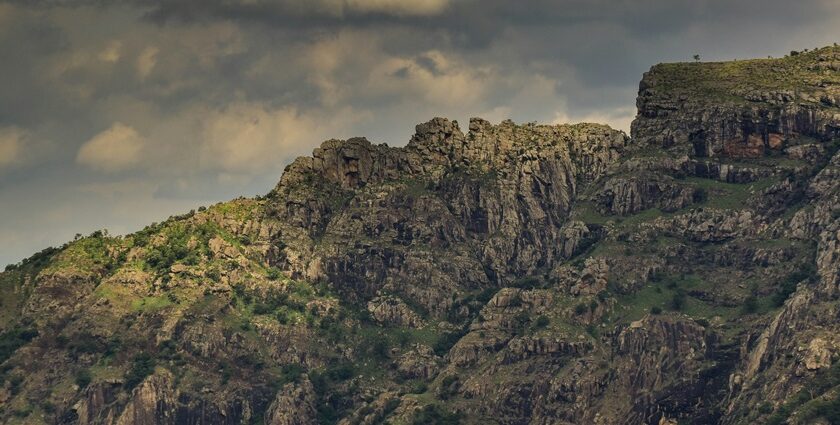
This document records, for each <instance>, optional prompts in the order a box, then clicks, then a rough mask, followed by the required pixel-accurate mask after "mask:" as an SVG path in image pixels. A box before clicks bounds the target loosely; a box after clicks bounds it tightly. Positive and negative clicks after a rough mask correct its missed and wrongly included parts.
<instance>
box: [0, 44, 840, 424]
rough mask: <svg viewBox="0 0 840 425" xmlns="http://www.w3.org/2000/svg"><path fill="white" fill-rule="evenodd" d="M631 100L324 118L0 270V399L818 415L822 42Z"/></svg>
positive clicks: (317, 419)
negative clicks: (360, 124) (310, 130)
mask: <svg viewBox="0 0 840 425" xmlns="http://www.w3.org/2000/svg"><path fill="white" fill-rule="evenodd" d="M794 53H795V54H794ZM637 106H638V111H639V113H638V117H637V118H636V120H635V121H634V122H633V125H632V132H631V133H632V134H631V137H627V136H626V135H625V134H624V133H622V132H620V131H616V130H613V129H610V128H609V127H607V126H604V125H596V124H576V125H551V126H550V125H537V124H523V125H517V124H514V123H513V122H511V121H505V122H502V123H500V124H498V125H492V124H491V123H489V122H487V121H484V120H481V119H471V120H470V122H469V125H468V129H466V130H467V131H466V133H465V132H464V131H462V130H461V129H460V127H459V125H458V123H457V122H455V121H450V120H447V119H443V118H435V119H433V120H431V121H429V122H427V123H424V124H420V125H418V126H417V128H416V134H415V135H414V136H413V137H412V138H411V141H410V142H409V143H408V145H406V146H405V147H398V148H394V147H388V146H387V145H375V144H372V143H370V142H369V141H367V140H366V139H363V138H354V139H349V140H329V141H326V142H324V143H323V144H322V145H321V146H320V147H319V148H317V149H315V151H314V152H313V154H312V156H311V157H305V158H298V159H297V160H296V161H294V163H292V164H291V165H289V166H288V167H287V168H286V170H285V172H284V174H283V176H282V177H281V179H280V182H279V183H278V184H277V186H276V187H275V188H274V189H273V190H272V191H271V192H270V193H269V194H267V195H266V196H264V197H258V198H255V199H244V198H240V199H236V200H233V201H230V202H225V203H220V204H216V205H213V206H211V207H208V208H200V209H199V210H198V211H194V212H190V213H188V214H185V215H181V216H175V217H172V218H170V219H169V220H167V221H165V222H163V223H156V224H153V225H150V226H148V227H147V228H145V229H143V230H142V231H140V232H137V233H134V234H131V235H127V236H122V237H111V236H109V235H108V234H107V233H106V232H96V233H94V234H92V235H90V236H87V237H79V238H77V239H76V240H74V241H72V242H69V243H67V244H65V245H64V246H62V247H59V248H50V249H47V250H44V251H42V252H40V253H38V254H36V255H34V256H32V257H31V258H29V259H27V260H24V261H23V262H21V263H20V264H16V265H12V266H9V267H7V268H6V271H5V272H3V273H2V274H0V302H2V306H1V307H0V420H2V422H4V423H10V424H15V423H27V424H30V423H50V424H51V423H59V424H170V423H177V424H263V423H264V424H276V425H280V424H283V425H293V424H300V425H303V424H315V423H340V424H377V423H390V424H455V423H462V424H479V423H481V424H485V423H499V424H586V423H591V424H640V423H643V424H658V425H665V424H675V423H679V424H753V423H767V424H782V423H794V424H811V423H815V424H838V423H840V362H839V361H838V360H840V153H839V152H840V48H838V47H836V46H834V47H826V48H822V49H818V50H814V51H810V52H801V53H797V52H792V54H791V55H790V56H788V57H785V58H781V59H766V60H765V59H762V60H746V61H736V62H724V63H680V64H663V65H657V66H654V67H653V68H651V70H650V71H649V72H647V73H646V74H645V75H644V77H643V79H642V82H641V84H640V88H639V97H638V101H637Z"/></svg>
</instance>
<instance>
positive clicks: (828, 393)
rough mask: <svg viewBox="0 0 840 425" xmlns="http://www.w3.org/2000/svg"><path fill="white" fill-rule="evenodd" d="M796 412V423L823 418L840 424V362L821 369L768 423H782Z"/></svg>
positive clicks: (769, 424)
mask: <svg viewBox="0 0 840 425" xmlns="http://www.w3.org/2000/svg"><path fill="white" fill-rule="evenodd" d="M794 414H795V415H796V416H795V417H796V419H797V422H796V423H811V422H813V420H814V419H817V418H823V419H825V420H827V421H828V423H829V424H831V425H840V362H834V364H833V365H832V366H831V367H830V368H829V369H828V370H824V371H821V372H820V373H819V374H818V375H817V376H816V378H815V379H814V381H813V382H811V384H810V385H808V386H806V387H805V388H804V389H802V390H801V391H799V392H798V393H796V395H794V396H793V398H791V399H790V400H788V401H787V402H785V403H784V404H783V405H781V406H779V408H778V409H776V411H775V412H774V413H773V414H772V415H771V416H770V417H769V418H768V419H767V422H766V423H767V424H768V425H782V424H785V423H788V419H790V418H791V417H792V416H793V415H794Z"/></svg>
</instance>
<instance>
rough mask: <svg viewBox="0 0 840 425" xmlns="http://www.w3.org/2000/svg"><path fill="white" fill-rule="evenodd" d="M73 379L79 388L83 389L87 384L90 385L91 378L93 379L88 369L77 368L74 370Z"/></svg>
mask: <svg viewBox="0 0 840 425" xmlns="http://www.w3.org/2000/svg"><path fill="white" fill-rule="evenodd" d="M73 380H74V382H75V383H76V385H78V386H79V388H80V389H85V388H87V386H88V385H90V382H91V380H93V376H92V375H91V374H90V371H89V370H87V369H79V370H78V371H76V375H75V376H74V378H73Z"/></svg>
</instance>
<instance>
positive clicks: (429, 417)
mask: <svg viewBox="0 0 840 425" xmlns="http://www.w3.org/2000/svg"><path fill="white" fill-rule="evenodd" d="M411 423H412V425H458V424H460V423H461V415H459V414H457V413H452V412H447V411H446V410H443V409H442V408H441V407H440V406H438V405H436V404H430V405H427V406H426V407H424V408H423V409H421V410H419V411H418V412H417V413H416V414H415V415H414V419H413V420H412V422H411Z"/></svg>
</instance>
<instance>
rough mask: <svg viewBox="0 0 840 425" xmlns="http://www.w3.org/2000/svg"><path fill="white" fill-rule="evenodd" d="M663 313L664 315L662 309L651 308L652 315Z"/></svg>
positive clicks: (657, 307)
mask: <svg viewBox="0 0 840 425" xmlns="http://www.w3.org/2000/svg"><path fill="white" fill-rule="evenodd" d="M661 313H662V308H660V307H659V306H657V305H655V306H653V307H651V308H650V314H661Z"/></svg>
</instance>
